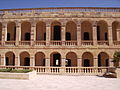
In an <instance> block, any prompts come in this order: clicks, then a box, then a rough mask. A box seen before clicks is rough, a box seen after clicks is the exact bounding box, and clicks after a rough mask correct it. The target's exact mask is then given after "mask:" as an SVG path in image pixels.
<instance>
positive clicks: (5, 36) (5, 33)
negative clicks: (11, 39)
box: [1, 22, 7, 46]
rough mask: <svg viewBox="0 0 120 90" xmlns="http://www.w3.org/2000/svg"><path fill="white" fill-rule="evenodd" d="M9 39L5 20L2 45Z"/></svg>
mask: <svg viewBox="0 0 120 90" xmlns="http://www.w3.org/2000/svg"><path fill="white" fill-rule="evenodd" d="M6 40H7V23H6V22H3V25H2V42H1V43H2V45H3V46H4V45H5V41H6Z"/></svg>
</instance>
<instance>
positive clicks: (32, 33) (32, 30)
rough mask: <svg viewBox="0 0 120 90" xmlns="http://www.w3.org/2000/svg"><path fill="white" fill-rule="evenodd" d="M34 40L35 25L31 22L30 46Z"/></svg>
mask: <svg viewBox="0 0 120 90" xmlns="http://www.w3.org/2000/svg"><path fill="white" fill-rule="evenodd" d="M35 40H36V23H35V22H33V23H32V25H31V46H33V45H34V41H35Z"/></svg>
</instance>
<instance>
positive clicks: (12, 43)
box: [0, 40, 120, 46]
mask: <svg viewBox="0 0 120 90" xmlns="http://www.w3.org/2000/svg"><path fill="white" fill-rule="evenodd" d="M4 43H5V46H16V41H5V42H4ZM0 45H1V46H2V41H1V42H0ZM19 45H20V46H29V45H31V41H19V44H18V45H17V46H19ZM49 45H50V46H77V41H50V42H49ZM81 45H82V46H90V45H91V46H92V45H93V41H91V40H82V41H81ZM97 45H107V46H108V45H109V41H97ZM113 45H115V46H119V45H120V41H113ZM32 46H46V41H33V42H32Z"/></svg>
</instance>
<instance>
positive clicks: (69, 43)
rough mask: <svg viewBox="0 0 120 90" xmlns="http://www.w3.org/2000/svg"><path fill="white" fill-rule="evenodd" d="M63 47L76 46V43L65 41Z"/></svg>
mask: <svg viewBox="0 0 120 90" xmlns="http://www.w3.org/2000/svg"><path fill="white" fill-rule="evenodd" d="M65 45H66V46H76V45H77V41H65Z"/></svg>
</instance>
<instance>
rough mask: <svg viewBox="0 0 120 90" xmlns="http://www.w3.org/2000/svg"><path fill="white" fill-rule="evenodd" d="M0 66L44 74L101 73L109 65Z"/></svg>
mask: <svg viewBox="0 0 120 90" xmlns="http://www.w3.org/2000/svg"><path fill="white" fill-rule="evenodd" d="M0 68H12V69H32V70H35V71H37V73H44V74H79V75H102V74H104V73H105V72H107V71H108V69H109V67H41V66H34V67H29V66H19V67H18V66H0Z"/></svg>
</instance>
